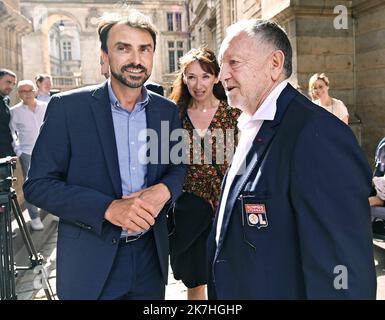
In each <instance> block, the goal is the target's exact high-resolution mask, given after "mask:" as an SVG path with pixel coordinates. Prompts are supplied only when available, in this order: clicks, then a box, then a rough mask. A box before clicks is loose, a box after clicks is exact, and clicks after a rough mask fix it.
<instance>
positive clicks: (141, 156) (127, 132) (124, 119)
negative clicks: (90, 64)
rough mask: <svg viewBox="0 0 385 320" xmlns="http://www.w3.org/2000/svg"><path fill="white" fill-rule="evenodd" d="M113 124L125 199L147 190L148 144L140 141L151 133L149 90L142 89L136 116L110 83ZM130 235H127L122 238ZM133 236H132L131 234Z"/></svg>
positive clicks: (134, 111) (136, 107) (135, 109)
mask: <svg viewBox="0 0 385 320" xmlns="http://www.w3.org/2000/svg"><path fill="white" fill-rule="evenodd" d="M108 94H109V98H110V103H111V110H112V120H113V124H114V130H115V139H116V147H117V150H118V161H119V171H120V177H121V180H122V192H123V195H129V194H131V193H133V192H137V191H140V190H142V189H144V188H146V187H147V179H146V178H147V166H146V158H145V157H146V153H145V152H143V151H145V150H146V141H139V139H138V137H139V133H140V132H141V131H142V130H146V129H147V122H146V110H145V107H146V105H147V104H148V102H149V97H148V92H147V89H146V88H145V87H144V86H143V87H142V101H139V102H137V103H136V104H135V106H134V109H133V111H132V112H128V111H127V109H124V108H123V107H122V106H121V104H120V103H119V101H118V99H117V98H116V96H115V94H114V92H113V90H112V87H111V82H110V81H108ZM126 235H128V233H127V232H125V231H123V233H122V236H126ZM129 235H132V234H131V233H129Z"/></svg>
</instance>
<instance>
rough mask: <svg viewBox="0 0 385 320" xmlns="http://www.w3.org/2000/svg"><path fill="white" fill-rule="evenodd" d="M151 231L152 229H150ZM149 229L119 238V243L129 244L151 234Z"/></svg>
mask: <svg viewBox="0 0 385 320" xmlns="http://www.w3.org/2000/svg"><path fill="white" fill-rule="evenodd" d="M149 231H150V230H149ZM149 231H147V232H146V233H141V234H138V235H135V236H125V237H121V238H120V239H119V245H125V244H128V243H131V242H134V241H136V240H139V239H142V238H144V237H145V236H146V235H148V234H150V232H149Z"/></svg>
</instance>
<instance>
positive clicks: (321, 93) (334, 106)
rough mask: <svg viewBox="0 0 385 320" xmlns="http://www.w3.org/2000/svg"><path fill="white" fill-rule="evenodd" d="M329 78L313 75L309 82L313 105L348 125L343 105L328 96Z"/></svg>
mask: <svg viewBox="0 0 385 320" xmlns="http://www.w3.org/2000/svg"><path fill="white" fill-rule="evenodd" d="M329 85H330V81H329V78H328V77H327V76H326V75H325V73H321V74H319V73H315V74H313V75H312V76H311V78H310V80H309V93H310V95H311V98H312V100H313V102H314V103H315V104H318V105H319V106H321V107H322V108H324V109H326V110H327V111H329V112H331V113H332V114H334V115H335V116H336V117H337V118H339V119H340V120H342V121H343V122H345V123H346V124H348V122H349V112H348V109H347V108H346V106H345V104H344V103H343V102H342V101H341V100H338V99H335V98H332V97H330V96H329Z"/></svg>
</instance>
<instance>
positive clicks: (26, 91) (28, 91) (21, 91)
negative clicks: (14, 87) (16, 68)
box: [19, 90, 36, 93]
mask: <svg viewBox="0 0 385 320" xmlns="http://www.w3.org/2000/svg"><path fill="white" fill-rule="evenodd" d="M31 92H36V90H19V93H31Z"/></svg>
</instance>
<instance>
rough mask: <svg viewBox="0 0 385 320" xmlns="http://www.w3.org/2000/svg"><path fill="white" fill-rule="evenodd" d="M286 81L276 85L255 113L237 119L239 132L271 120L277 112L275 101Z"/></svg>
mask: <svg viewBox="0 0 385 320" xmlns="http://www.w3.org/2000/svg"><path fill="white" fill-rule="evenodd" d="M287 83H288V82H287V80H284V81H282V82H281V83H280V84H279V85H277V86H276V87H275V88H274V89H273V91H272V92H270V94H269V95H268V96H267V98H266V99H265V100H264V101H263V102H262V104H261V106H260V107H259V108H258V109H257V111H255V113H254V114H253V115H251V116H250V115H248V114H246V113H245V112H242V114H241V115H240V116H239V118H238V128H239V129H240V130H244V129H247V128H249V127H254V126H256V125H257V124H258V121H261V120H262V121H263V120H273V119H274V117H275V113H276V112H277V100H278V97H279V96H280V94H281V92H282V91H283V89H285V87H286V86H287Z"/></svg>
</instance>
